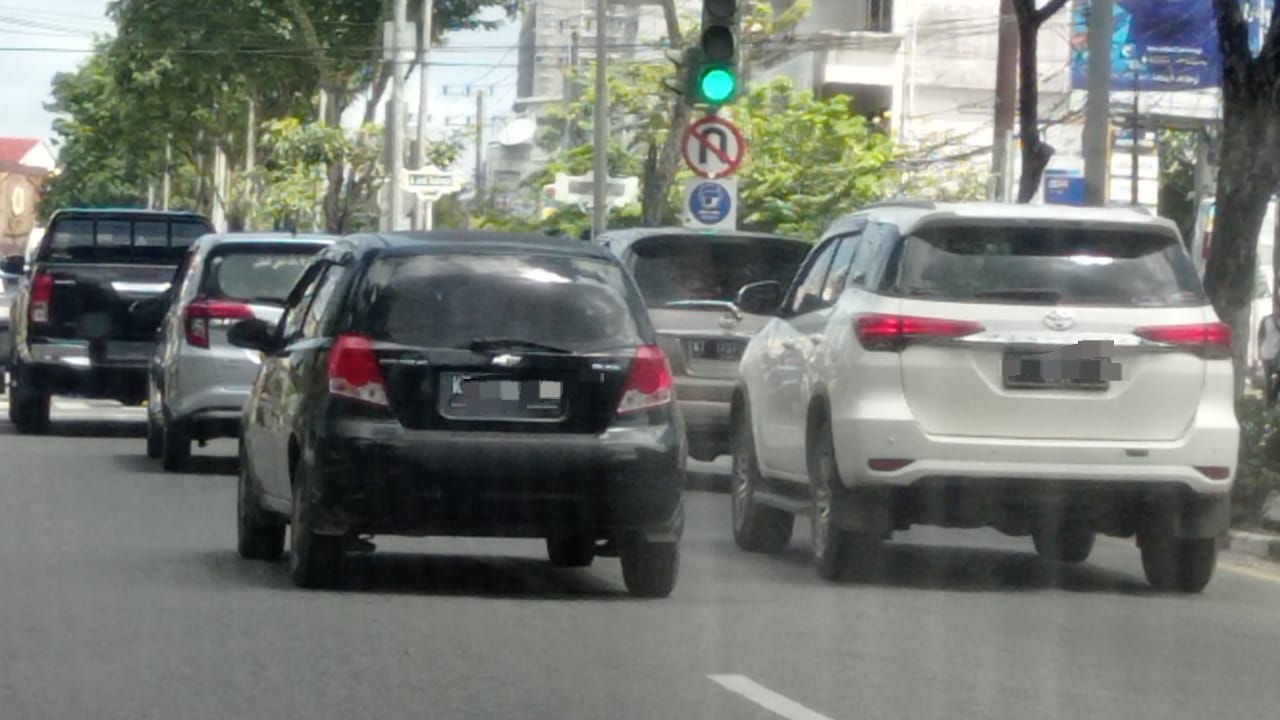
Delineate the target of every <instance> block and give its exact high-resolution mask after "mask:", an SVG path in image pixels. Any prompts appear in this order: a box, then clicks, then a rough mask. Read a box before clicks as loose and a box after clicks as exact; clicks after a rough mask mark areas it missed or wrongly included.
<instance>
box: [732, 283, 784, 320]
mask: <svg viewBox="0 0 1280 720" xmlns="http://www.w3.org/2000/svg"><path fill="white" fill-rule="evenodd" d="M781 303H782V283H779V282H776V281H774V280H764V281H762V282H754V283H751V284H750V285H743V286H742V289H741V290H738V300H737V302H736V303H734V304H735V305H737V306H738V309H740V310H741V311H742V312H744V313H750V314H752V315H776V314H777V312H778V305H779V304H781Z"/></svg>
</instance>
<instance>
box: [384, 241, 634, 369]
mask: <svg viewBox="0 0 1280 720" xmlns="http://www.w3.org/2000/svg"><path fill="white" fill-rule="evenodd" d="M361 295H362V302H361V305H362V306H363V307H364V310H363V312H362V315H363V316H364V319H363V322H362V323H360V324H362V325H363V326H364V327H365V329H366V330H367V332H369V333H370V335H372V336H373V337H374V338H375V339H378V340H388V341H391V342H397V343H403V344H406V345H415V346H420V347H436V348H441V347H467V346H469V345H470V344H472V343H473V342H475V341H478V340H479V341H487V340H498V341H513V340H518V341H526V342H536V343H539V344H543V345H549V346H553V347H555V348H562V349H565V350H569V351H573V352H603V351H608V350H618V349H624V348H631V347H635V346H636V345H639V344H642V340H641V330H640V328H639V326H638V324H637V320H636V317H637V314H638V313H643V312H644V309H643V307H639V301H638V299H637V300H635V302H628V299H627V298H628V296H629V291H628V284H627V282H626V279H625V277H624V273H623V271H622V269H621V268H620V267H618V266H617V265H615V264H612V263H609V262H606V261H603V260H596V259H592V258H583V257H570V256H561V255H553V254H536V253H530V254H520V255H512V254H480V253H475V254H470V253H466V254H464V253H458V254H436V253H432V254H424V255H414V256H409V257H395V256H393V257H387V258H383V259H381V260H378V261H377V262H375V263H374V264H373V266H372V267H370V269H369V274H368V278H367V280H366V282H365V283H364V289H363V290H362V292H361ZM631 295H632V296H634V291H631Z"/></svg>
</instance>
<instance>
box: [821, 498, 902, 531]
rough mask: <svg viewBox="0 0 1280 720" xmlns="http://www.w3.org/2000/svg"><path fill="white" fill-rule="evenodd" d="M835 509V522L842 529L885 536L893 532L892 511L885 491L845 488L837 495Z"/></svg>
mask: <svg viewBox="0 0 1280 720" xmlns="http://www.w3.org/2000/svg"><path fill="white" fill-rule="evenodd" d="M835 511H836V513H835V515H836V517H835V519H836V524H837V525H838V526H839V527H840V528H841V529H843V530H852V531H855V532H859V533H867V534H869V535H874V536H876V537H885V538H887V537H889V536H890V535H891V534H892V533H893V513H892V512H891V511H890V501H889V493H887V492H882V491H879V490H857V491H848V490H846V491H845V492H842V493H840V494H839V495H838V496H837V498H836V504H835Z"/></svg>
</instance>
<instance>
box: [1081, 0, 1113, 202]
mask: <svg viewBox="0 0 1280 720" xmlns="http://www.w3.org/2000/svg"><path fill="white" fill-rule="evenodd" d="M1112 2H1113V0H1092V2H1090V3H1089V20H1088V22H1089V46H1088V47H1089V97H1088V99H1086V100H1085V106H1084V138H1083V140H1084V142H1083V149H1084V184H1085V202H1086V203H1087V204H1089V205H1106V204H1107V178H1108V176H1109V174H1110V173H1109V171H1110V168H1108V167H1107V160H1108V156H1109V155H1110V148H1109V147H1107V146H1108V144H1109V138H1110V135H1111V127H1110V126H1111V40H1112V37H1111V36H1112V34H1113V33H1114V32H1115V14H1114V11H1115V8H1114V7H1113V5H1112Z"/></svg>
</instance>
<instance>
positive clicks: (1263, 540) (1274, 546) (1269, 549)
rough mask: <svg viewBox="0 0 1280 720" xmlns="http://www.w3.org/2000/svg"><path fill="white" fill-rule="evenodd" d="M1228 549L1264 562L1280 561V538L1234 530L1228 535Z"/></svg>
mask: <svg viewBox="0 0 1280 720" xmlns="http://www.w3.org/2000/svg"><path fill="white" fill-rule="evenodd" d="M1228 538H1229V544H1228V546H1227V547H1228V549H1230V550H1231V551H1232V552H1238V553H1242V554H1245V555H1252V556H1253V557H1256V558H1261V559H1263V560H1277V561H1280V536H1276V535H1264V534H1262V533H1256V532H1243V531H1240V530H1232V531H1231V532H1230V533H1228Z"/></svg>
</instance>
